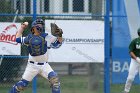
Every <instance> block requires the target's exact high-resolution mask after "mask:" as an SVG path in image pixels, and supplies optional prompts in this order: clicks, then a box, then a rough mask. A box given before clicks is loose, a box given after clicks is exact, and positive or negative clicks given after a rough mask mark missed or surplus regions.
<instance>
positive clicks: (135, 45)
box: [129, 37, 140, 57]
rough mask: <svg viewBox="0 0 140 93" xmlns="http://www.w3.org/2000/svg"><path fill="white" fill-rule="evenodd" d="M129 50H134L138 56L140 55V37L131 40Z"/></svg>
mask: <svg viewBox="0 0 140 93" xmlns="http://www.w3.org/2000/svg"><path fill="white" fill-rule="evenodd" d="M129 52H133V53H134V54H135V55H136V56H137V57H140V37H138V38H135V39H134V40H132V41H131V43H130V45H129Z"/></svg>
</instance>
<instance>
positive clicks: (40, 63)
mask: <svg viewBox="0 0 140 93" xmlns="http://www.w3.org/2000/svg"><path fill="white" fill-rule="evenodd" d="M30 63H32V64H36V63H35V62H33V61H30ZM45 63H47V62H44V63H39V62H38V63H37V65H44V64H45Z"/></svg>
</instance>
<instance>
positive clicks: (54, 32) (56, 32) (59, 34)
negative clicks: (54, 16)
mask: <svg viewBox="0 0 140 93" xmlns="http://www.w3.org/2000/svg"><path fill="white" fill-rule="evenodd" d="M51 34H52V35H53V36H56V37H62V34H63V31H62V29H61V28H59V27H58V26H57V25H56V24H55V23H51Z"/></svg>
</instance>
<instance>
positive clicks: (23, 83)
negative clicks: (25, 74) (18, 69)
mask: <svg viewBox="0 0 140 93" xmlns="http://www.w3.org/2000/svg"><path fill="white" fill-rule="evenodd" d="M28 83H29V81H27V80H24V79H23V80H20V81H19V82H17V83H16V84H15V85H14V86H13V88H12V90H11V91H10V93H19V92H20V91H22V90H24V88H25V87H27V85H28Z"/></svg>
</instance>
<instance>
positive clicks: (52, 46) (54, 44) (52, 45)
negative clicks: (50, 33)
mask: <svg viewBox="0 0 140 93" xmlns="http://www.w3.org/2000/svg"><path fill="white" fill-rule="evenodd" d="M61 45H62V43H60V42H59V41H58V39H56V41H55V42H53V43H51V45H50V46H51V48H59V47H60V46H61Z"/></svg>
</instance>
